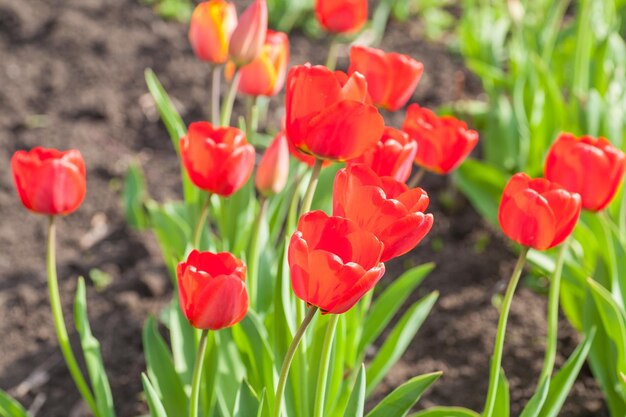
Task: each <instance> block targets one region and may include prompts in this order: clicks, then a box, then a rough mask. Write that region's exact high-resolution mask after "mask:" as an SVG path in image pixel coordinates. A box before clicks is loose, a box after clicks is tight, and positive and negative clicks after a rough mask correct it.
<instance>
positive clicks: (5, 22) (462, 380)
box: [0, 0, 606, 417]
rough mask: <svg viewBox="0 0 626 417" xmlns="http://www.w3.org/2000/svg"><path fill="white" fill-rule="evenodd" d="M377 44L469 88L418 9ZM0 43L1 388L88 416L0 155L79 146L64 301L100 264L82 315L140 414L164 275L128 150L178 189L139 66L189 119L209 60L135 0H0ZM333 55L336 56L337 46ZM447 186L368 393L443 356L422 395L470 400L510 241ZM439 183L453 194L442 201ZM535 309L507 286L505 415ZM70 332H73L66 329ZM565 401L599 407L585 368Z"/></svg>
mask: <svg viewBox="0 0 626 417" xmlns="http://www.w3.org/2000/svg"><path fill="white" fill-rule="evenodd" d="M240 3H247V2H240ZM383 47H384V48H385V49H387V50H396V51H399V52H404V53H408V54H410V55H412V56H414V57H416V58H418V59H420V60H422V61H423V62H424V64H425V68H426V72H425V74H424V77H423V79H422V81H421V84H420V86H419V87H418V90H417V92H416V94H415V96H414V100H415V101H418V102H419V103H421V104H423V105H428V106H436V105H439V104H442V103H445V102H448V101H450V100H454V99H458V98H463V97H466V96H469V97H476V96H477V95H478V94H479V93H480V89H479V87H478V82H477V81H476V80H475V79H473V78H472V77H470V76H469V75H468V72H467V71H466V70H465V69H464V68H463V66H462V62H461V60H460V59H459V58H458V57H454V56H452V55H451V54H450V53H449V52H448V51H447V50H446V48H445V46H443V45H439V44H432V43H428V42H425V41H424V40H423V39H422V31H421V26H420V23H419V22H412V23H410V24H408V25H391V27H390V30H389V33H388V36H387V37H386V39H385V42H384V44H383ZM326 50H327V43H326V41H320V42H311V41H310V40H309V39H306V38H304V37H303V36H300V35H298V34H295V35H294V36H293V37H292V64H300V63H304V62H306V61H312V62H314V63H321V62H323V60H324V58H325V53H326V52H325V51H326ZM0 57H2V59H0V85H1V86H2V88H1V89H0V108H1V109H2V111H0V145H1V146H0V161H1V162H2V166H3V167H5V169H3V170H1V171H0V210H1V214H2V216H1V217H0V219H1V220H0V247H1V248H2V249H1V250H0V317H1V318H2V320H0V334H1V335H2V337H1V338H0V353H1V355H0V388H2V389H4V390H8V391H9V392H10V393H11V394H12V395H14V396H16V398H18V400H20V401H21V402H22V403H23V404H25V405H27V406H31V405H33V404H39V405H40V411H39V413H38V415H41V416H46V417H67V416H71V417H80V416H83V415H86V412H85V410H84V405H82V402H81V401H80V398H79V395H78V393H77V392H76V390H75V389H74V387H73V384H72V381H71V379H70V377H69V374H68V372H67V370H66V368H65V366H64V363H63V360H62V357H61V354H60V351H59V349H58V346H57V342H56V339H55V335H54V330H53V324H52V318H51V317H50V313H49V306H48V297H47V288H46V278H45V268H44V255H45V248H44V243H43V242H44V241H45V224H46V219H45V218H43V217H41V216H35V215H32V214H30V213H28V212H27V211H26V210H24V209H23V208H22V206H21V204H20V203H19V200H18V198H17V196H16V194H15V191H14V187H13V184H12V182H13V181H12V178H11V173H10V170H9V169H8V167H9V159H10V157H11V155H12V154H13V152H14V151H15V150H18V149H27V148H31V147H34V146H37V145H44V146H48V147H58V148H61V149H67V148H78V149H80V150H81V152H82V153H83V156H84V157H85V160H86V164H87V167H88V191H87V197H86V199H85V202H84V204H83V206H82V207H81V209H80V210H78V211H77V212H76V213H74V214H72V215H71V216H69V217H67V218H64V219H62V220H61V221H60V222H59V227H58V232H59V237H58V246H59V253H58V263H59V277H60V279H61V297H62V299H63V302H64V309H65V311H66V314H67V316H68V317H69V315H70V314H71V301H72V297H73V294H74V291H75V287H76V277H77V276H79V275H85V276H88V275H89V272H90V271H91V270H93V269H99V270H101V271H104V272H106V273H107V274H109V275H110V276H111V278H112V283H111V285H109V286H107V287H106V288H105V289H103V290H101V291H98V290H97V289H96V288H94V287H93V286H91V285H90V286H89V288H88V294H87V296H88V299H89V303H88V306H89V315H90V318H91V324H92V328H93V332H94V334H95V336H96V337H97V338H98V339H99V340H100V342H101V344H102V354H103V357H104V362H105V363H106V366H107V371H108V373H109V377H110V380H111V383H112V389H113V395H114V398H115V401H116V407H117V411H118V415H119V416H120V417H131V416H136V415H138V414H141V413H145V412H146V407H145V404H144V402H143V400H142V398H141V382H140V373H141V372H142V371H143V370H144V368H145V363H144V361H143V355H142V349H141V327H142V324H143V322H144V320H145V319H146V317H147V315H149V314H157V313H158V312H159V311H160V309H161V308H162V307H163V306H164V305H165V304H166V303H167V302H168V300H169V299H170V297H171V290H172V288H171V284H170V281H169V279H168V277H167V272H166V270H165V268H164V267H163V264H162V261H161V257H160V253H159V250H158V247H157V245H156V243H155V240H154V238H153V237H152V236H150V235H149V234H140V233H137V232H134V231H132V230H130V229H129V228H128V227H127V226H126V225H125V221H124V218H123V214H122V210H121V203H120V197H119V192H120V189H121V180H122V178H123V176H124V174H125V171H126V167H127V166H128V164H129V162H130V161H132V160H134V159H137V160H139V161H140V162H141V164H142V166H143V167H144V169H145V171H146V177H147V180H148V183H149V186H150V191H151V194H152V195H153V197H155V198H156V199H158V200H161V201H162V200H166V199H172V198H178V197H179V196H180V190H179V185H178V181H179V176H178V175H179V171H178V161H177V159H176V157H175V154H174V152H173V149H172V145H171V143H170V141H169V139H168V137H167V133H166V131H165V129H164V128H163V126H162V125H161V123H160V122H159V121H158V119H157V118H156V117H155V116H156V114H155V112H154V108H153V107H152V106H151V101H150V99H149V97H148V96H147V89H146V87H145V85H144V81H143V71H144V69H145V68H146V67H151V68H153V69H154V70H155V72H156V73H157V75H158V76H159V78H160V80H161V81H162V82H163V84H164V85H165V87H166V89H167V90H168V91H169V93H170V94H171V95H172V97H173V98H174V99H175V100H176V103H177V107H178V108H179V110H180V111H181V114H182V115H183V117H184V119H185V121H186V122H191V121H194V120H199V119H202V118H203V114H204V113H205V105H206V101H207V89H208V78H209V74H208V68H207V66H206V65H203V64H202V63H200V62H198V61H197V60H196V59H195V58H194V56H193V54H192V53H191V49H190V47H189V45H188V42H187V39H186V28H185V27H184V25H181V24H177V23H167V22H163V21H161V20H160V19H159V18H158V17H156V16H155V15H154V14H153V12H152V11H151V10H150V9H149V8H147V7H145V6H143V5H141V4H140V3H139V2H138V1H135V0H107V1H105V0H50V1H48V2H41V1H38V0H23V1H11V0H8V1H7V0H0ZM339 63H340V66H344V67H345V66H347V62H346V60H345V59H342V60H340V62H339ZM281 100H282V99H275V100H274V101H273V107H272V109H274V110H273V112H275V113H274V114H273V117H272V119H273V120H277V119H278V118H279V115H280V113H281V109H280V106H279V104H280V103H281ZM401 117H402V115H400V114H397V115H394V116H393V117H392V118H391V119H390V121H392V123H391V124H393V125H396V126H398V125H400V123H401V121H402V120H401ZM450 185H451V184H450V180H449V179H447V178H435V177H433V176H430V177H427V179H426V180H425V182H424V187H425V188H426V189H427V190H428V191H429V192H430V193H431V196H432V200H433V203H432V212H433V213H435V215H436V219H437V220H436V226H435V228H434V230H433V231H432V233H431V234H430V236H429V237H428V238H427V239H426V240H425V241H424V243H423V244H422V245H420V247H419V248H418V249H417V250H416V251H415V252H414V253H413V254H411V255H407V256H405V257H404V258H403V259H401V260H400V261H398V262H396V263H394V264H393V265H390V266H389V271H390V272H389V273H388V277H389V278H391V277H393V276H397V275H398V274H399V272H400V271H401V270H402V269H403V267H404V266H408V265H414V264H419V263H422V262H428V261H434V262H436V263H437V268H436V269H435V271H434V272H433V273H432V274H431V275H430V276H429V277H428V278H427V280H426V281H425V283H424V284H423V285H422V286H421V288H420V289H419V292H418V294H417V295H416V297H417V296H421V295H424V294H426V293H427V292H430V291H432V290H435V289H436V290H438V291H440V292H441V297H440V301H439V302H438V304H437V305H436V307H435V309H434V311H433V313H432V314H431V316H430V317H429V318H428V320H427V321H426V323H425V324H424V326H423V328H422V330H421V331H420V333H419V336H418V338H417V339H416V340H415V341H414V343H413V345H412V346H411V347H410V349H409V352H408V353H407V354H406V355H405V356H404V358H403V359H402V361H401V362H400V363H399V364H398V365H397V366H396V367H395V368H394V369H393V370H392V372H391V374H390V375H389V376H388V377H387V379H386V380H385V382H384V387H383V389H382V390H381V392H380V393H379V394H381V395H382V392H383V391H385V390H388V389H392V388H393V387H395V386H397V385H398V384H399V383H401V382H402V381H404V380H405V379H407V378H408V377H410V376H413V375H417V374H419V373H424V372H431V371H435V370H443V371H444V372H445V375H444V377H443V378H442V379H441V380H440V381H439V382H438V383H437V384H436V385H435V387H434V388H433V389H432V390H430V391H429V392H428V393H427V395H425V396H424V398H423V399H422V401H421V402H420V407H428V406H431V405H435V404H437V405H462V406H467V407H471V408H474V409H480V408H481V407H482V403H483V401H484V395H485V391H486V383H487V375H488V368H487V362H488V356H489V352H491V349H492V344H493V339H494V334H495V328H496V323H497V311H496V309H495V308H494V307H493V306H492V304H491V299H492V296H493V295H494V294H496V293H499V292H501V291H502V290H503V288H504V285H505V283H506V282H505V279H506V278H505V277H508V275H509V274H510V271H511V269H512V265H513V262H514V255H513V254H512V253H511V252H510V251H509V250H508V249H507V243H506V242H505V241H504V240H503V239H501V238H500V237H499V235H498V234H497V233H495V232H494V231H492V230H491V229H490V228H489V227H488V226H487V225H486V224H484V223H483V221H482V220H481V219H480V218H479V216H478V215H477V214H476V213H475V211H474V210H473V209H472V208H471V207H470V206H469V205H468V203H467V202H466V201H465V200H464V199H463V198H462V197H461V196H459V195H457V194H455V191H454V188H453V187H451V186H450ZM450 193H452V196H453V199H452V200H453V201H454V202H455V203H454V204H453V207H452V208H450V207H448V205H443V204H441V203H440V201H444V200H445V201H447V200H449V199H450V198H449V196H450ZM444 197H446V198H444ZM85 235H87V236H88V238H85V237H84V236H85ZM481 246H483V247H482V248H481ZM544 311H545V300H544V297H542V296H539V295H537V294H535V293H533V292H531V291H529V290H527V289H522V290H521V291H520V292H519V293H518V295H517V296H516V300H515V303H514V305H513V312H512V317H511V321H510V325H509V329H510V331H509V334H508V338H507V345H506V346H507V349H506V351H505V362H504V365H505V368H506V369H507V373H508V377H509V380H510V382H511V392H512V394H511V395H512V402H513V408H514V411H513V412H514V413H516V412H518V411H519V409H520V407H521V406H522V404H524V402H525V400H526V399H527V398H528V396H529V395H530V393H531V392H532V390H533V389H534V386H535V384H536V378H537V376H538V374H539V370H540V367H541V360H542V355H543V335H544V333H545V318H544V316H545V314H544ZM70 327H71V326H70ZM71 338H72V341H73V342H76V335H75V334H74V332H73V331H71ZM577 340H578V337H577V336H576V335H575V334H574V332H573V331H571V330H570V329H569V328H568V327H567V326H566V325H565V324H563V326H562V329H561V332H560V349H559V352H565V353H569V352H570V351H571V350H572V349H573V348H574V346H575V344H576V343H577ZM562 361H563V357H562V356H559V363H561V362H562ZM561 415H562V416H572V417H583V416H596V417H598V416H604V415H606V411H604V405H603V402H602V400H601V395H600V393H599V390H598V388H597V386H596V384H595V382H594V381H593V379H592V378H591V376H590V374H589V371H588V370H587V369H585V370H584V371H583V375H582V376H581V378H580V379H579V381H578V382H577V384H576V386H575V388H574V390H573V392H572V394H571V395H570V397H569V399H568V402H567V405H566V409H565V411H564V412H563V413H562V414H561Z"/></svg>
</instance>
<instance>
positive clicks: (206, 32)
mask: <svg viewBox="0 0 626 417" xmlns="http://www.w3.org/2000/svg"><path fill="white" fill-rule="evenodd" d="M236 26H237V11H236V10H235V6H234V5H233V4H232V3H228V2H226V1H224V0H210V1H205V2H202V3H200V4H198V6H196V8H195V10H194V11H193V15H192V16H191V22H190V23H189V42H190V43H191V47H192V48H193V52H194V54H195V55H196V56H197V57H198V59H201V60H202V61H207V62H211V63H213V64H223V63H225V62H226V60H227V59H228V41H229V39H230V36H231V34H232V33H233V30H235V27H236Z"/></svg>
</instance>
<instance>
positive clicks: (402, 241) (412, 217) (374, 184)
mask: <svg viewBox="0 0 626 417" xmlns="http://www.w3.org/2000/svg"><path fill="white" fill-rule="evenodd" d="M428 203H429V199H428V194H426V192H425V191H424V190H422V189H421V188H413V189H409V188H408V187H407V186H406V184H404V183H401V182H399V181H397V180H395V179H394V178H392V177H382V178H381V177H379V176H378V175H376V173H375V172H374V171H372V170H371V169H370V168H369V167H368V166H367V165H364V164H352V165H349V166H348V167H347V168H343V169H341V170H339V172H337V175H336V176H335V183H334V185H333V215H334V216H340V217H345V218H347V219H350V220H352V221H354V222H355V223H356V224H357V225H358V226H359V227H361V228H362V229H364V230H367V231H369V232H371V233H373V234H374V235H375V236H376V237H377V238H378V239H379V240H380V241H381V242H382V243H383V245H384V251H383V254H382V256H381V261H383V262H386V261H388V260H389V259H392V258H395V257H398V256H400V255H404V254H405V253H407V252H408V251H410V250H411V249H413V248H414V247H415V246H417V244H418V243H419V242H420V241H421V240H422V239H423V238H424V236H426V234H427V233H428V232H429V231H430V229H431V227H432V225H433V215H432V214H424V211H425V210H426V209H427V208H428Z"/></svg>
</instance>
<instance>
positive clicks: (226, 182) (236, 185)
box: [180, 122, 255, 197]
mask: <svg viewBox="0 0 626 417" xmlns="http://www.w3.org/2000/svg"><path fill="white" fill-rule="evenodd" d="M180 156H181V159H182V162H183V165H184V167H185V170H186V171H187V174H188V175H189V178H190V179H191V182H193V183H194V184H195V185H196V187H198V188H201V189H203V190H205V191H208V192H211V193H215V194H218V195H221V196H223V197H228V196H229V195H231V194H233V193H235V192H236V191H237V190H239V189H240V188H241V187H242V186H243V185H244V184H245V183H246V181H248V178H250V175H251V174H252V170H253V168H254V159H255V152H254V147H253V146H252V145H250V144H249V143H248V141H247V140H246V136H245V135H244V134H243V132H242V131H241V130H239V129H237V128H234V127H214V126H213V125H212V124H211V123H208V122H196V123H192V124H191V125H189V131H188V133H187V135H186V136H184V137H183V138H181V139H180Z"/></svg>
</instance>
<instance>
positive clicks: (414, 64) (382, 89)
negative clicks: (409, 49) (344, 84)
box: [348, 46, 424, 111]
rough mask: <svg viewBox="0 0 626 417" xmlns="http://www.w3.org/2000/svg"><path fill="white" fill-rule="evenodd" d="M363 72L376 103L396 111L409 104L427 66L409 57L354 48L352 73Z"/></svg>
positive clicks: (349, 70) (351, 65) (352, 51)
mask: <svg viewBox="0 0 626 417" xmlns="http://www.w3.org/2000/svg"><path fill="white" fill-rule="evenodd" d="M356 71H358V72H360V73H361V74H363V75H364V76H365V79H367V89H368V91H369V93H370V95H371V96H372V100H373V101H374V104H376V105H377V106H380V107H382V108H384V109H387V110H391V111H395V110H398V109H400V108H401V107H404V105H405V104H406V103H407V102H408V101H409V99H410V98H411V96H412V95H413V92H414V91H415V88H416V87H417V84H418V83H419V81H420V78H422V73H423V72H424V65H423V64H422V63H421V62H418V61H416V60H414V59H413V58H411V57H410V56H408V55H402V54H398V53H395V52H391V53H385V52H384V51H382V50H380V49H375V48H368V47H365V46H353V47H352V48H351V49H350V68H349V69H348V73H349V74H352V73H354V72H356Z"/></svg>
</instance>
